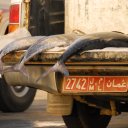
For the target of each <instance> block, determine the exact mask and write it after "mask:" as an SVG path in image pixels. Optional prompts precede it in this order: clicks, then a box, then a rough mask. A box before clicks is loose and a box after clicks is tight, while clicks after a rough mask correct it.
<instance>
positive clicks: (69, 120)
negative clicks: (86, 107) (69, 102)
mask: <svg viewBox="0 0 128 128" xmlns="http://www.w3.org/2000/svg"><path fill="white" fill-rule="evenodd" d="M63 120H64V122H65V125H66V126H67V128H83V127H82V124H81V122H80V119H79V117H78V114H77V108H76V101H74V105H73V110H72V113H71V115H68V116H63Z"/></svg>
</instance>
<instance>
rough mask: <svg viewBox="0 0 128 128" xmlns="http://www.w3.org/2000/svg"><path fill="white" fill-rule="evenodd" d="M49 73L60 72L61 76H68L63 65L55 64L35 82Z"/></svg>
mask: <svg viewBox="0 0 128 128" xmlns="http://www.w3.org/2000/svg"><path fill="white" fill-rule="evenodd" d="M51 72H60V73H62V74H64V75H65V76H69V72H68V70H67V69H66V66H65V64H64V63H60V62H57V63H56V64H55V65H54V66H53V67H51V68H50V69H49V70H48V71H46V72H44V73H43V74H42V75H41V76H40V77H39V78H38V79H37V80H36V82H38V81H39V80H41V79H42V78H44V77H46V76H47V75H48V74H49V73H51Z"/></svg>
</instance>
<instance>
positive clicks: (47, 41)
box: [4, 34, 80, 76]
mask: <svg viewBox="0 0 128 128" xmlns="http://www.w3.org/2000/svg"><path fill="white" fill-rule="evenodd" d="M79 37H80V36H79V35H76V34H67V35H65V34H61V35H53V36H48V37H45V38H43V39H40V40H38V41H37V42H36V43H35V44H33V45H32V46H31V47H29V49H28V50H27V51H26V53H25V55H24V57H23V58H22V59H21V60H20V62H19V63H18V64H16V65H15V66H14V67H12V68H10V69H7V70H5V71H4V72H8V71H15V72H21V73H22V74H24V75H25V76H28V73H27V71H26V70H25V67H24V63H25V62H27V61H28V60H29V59H31V58H32V57H33V56H35V55H36V54H38V53H41V52H44V51H46V50H48V49H51V48H54V47H57V46H67V45H69V44H71V43H72V42H73V41H74V40H75V39H77V38H79Z"/></svg>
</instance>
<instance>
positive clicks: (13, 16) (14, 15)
mask: <svg viewBox="0 0 128 128" xmlns="http://www.w3.org/2000/svg"><path fill="white" fill-rule="evenodd" d="M19 11H20V6H19V4H15V5H11V7H10V17H9V22H10V23H19V13H20V12H19Z"/></svg>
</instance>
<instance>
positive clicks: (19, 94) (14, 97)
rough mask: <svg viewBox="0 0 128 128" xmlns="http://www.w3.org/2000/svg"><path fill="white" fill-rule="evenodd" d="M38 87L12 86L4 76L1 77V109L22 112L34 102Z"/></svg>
mask: <svg viewBox="0 0 128 128" xmlns="http://www.w3.org/2000/svg"><path fill="white" fill-rule="evenodd" d="M35 94H36V89H34V88H28V87H16V88H15V87H11V86H9V85H7V83H6V81H5V79H4V78H0V109H1V110H2V111H3V112H22V111H25V110H26V109H27V108H28V107H29V106H30V105H31V103H32V101H33V99H34V97H35Z"/></svg>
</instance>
